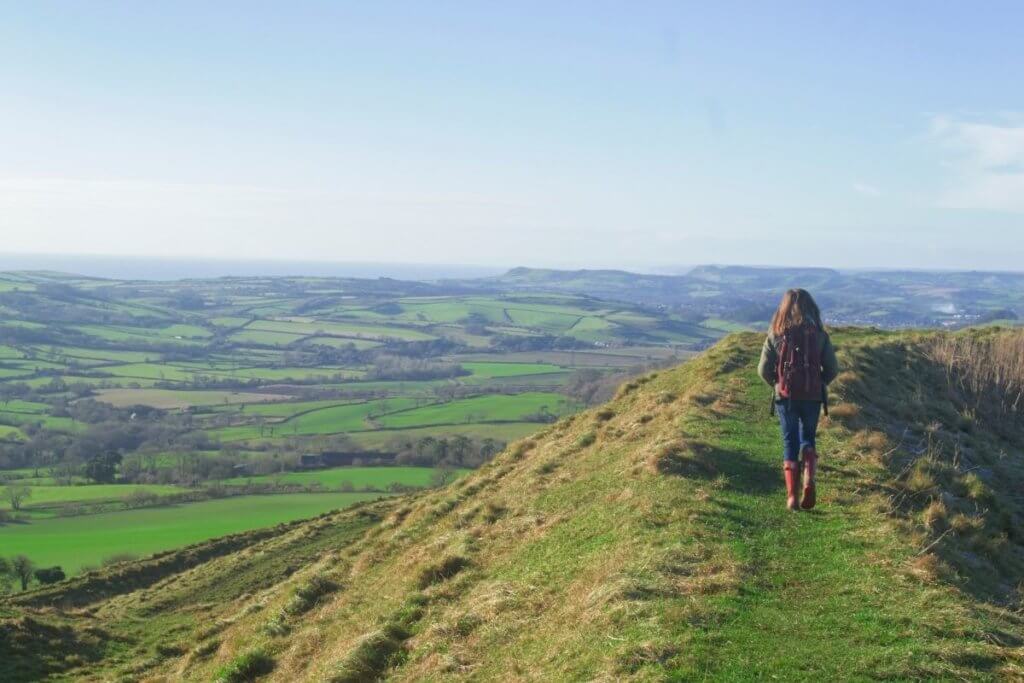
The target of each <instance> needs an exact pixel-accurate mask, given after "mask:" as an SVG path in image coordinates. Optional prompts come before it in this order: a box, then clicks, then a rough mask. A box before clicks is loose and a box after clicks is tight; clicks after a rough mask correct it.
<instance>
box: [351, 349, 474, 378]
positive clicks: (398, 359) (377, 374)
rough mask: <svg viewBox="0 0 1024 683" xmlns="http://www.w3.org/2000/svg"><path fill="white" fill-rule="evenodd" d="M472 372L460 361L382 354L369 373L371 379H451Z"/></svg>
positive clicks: (368, 376) (367, 376) (367, 374)
mask: <svg viewBox="0 0 1024 683" xmlns="http://www.w3.org/2000/svg"><path fill="white" fill-rule="evenodd" d="M468 374H470V373H469V371H468V370H466V369H465V368H463V367H462V366H461V365H459V364H458V363H448V362H444V361H436V360H427V359H423V358H405V357H402V356H385V355H380V356H378V357H377V358H376V359H374V362H373V367H371V368H370V369H369V370H368V371H367V373H366V378H367V379H370V380H409V381H415V380H430V379H449V378H452V377H462V376H464V375H468Z"/></svg>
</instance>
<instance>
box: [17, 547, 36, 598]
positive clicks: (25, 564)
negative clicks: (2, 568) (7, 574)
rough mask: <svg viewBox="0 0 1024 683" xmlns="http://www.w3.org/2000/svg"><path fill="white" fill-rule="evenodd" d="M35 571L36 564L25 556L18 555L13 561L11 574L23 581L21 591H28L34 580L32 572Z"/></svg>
mask: <svg viewBox="0 0 1024 683" xmlns="http://www.w3.org/2000/svg"><path fill="white" fill-rule="evenodd" d="M35 569H36V565H35V563H34V562H33V561H32V560H30V559H28V558H27V557H25V556H24V555H16V556H15V557H14V558H12V559H11V573H12V574H14V576H15V578H17V579H18V580H19V581H21V590H28V584H29V582H30V581H31V580H32V572H34V571H35Z"/></svg>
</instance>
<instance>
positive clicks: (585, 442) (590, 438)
mask: <svg viewBox="0 0 1024 683" xmlns="http://www.w3.org/2000/svg"><path fill="white" fill-rule="evenodd" d="M595 441H597V434H595V433H594V432H587V433H586V434H581V435H580V437H579V438H578V439H576V443H575V446H576V448H586V447H587V446H591V445H593V443H594V442H595Z"/></svg>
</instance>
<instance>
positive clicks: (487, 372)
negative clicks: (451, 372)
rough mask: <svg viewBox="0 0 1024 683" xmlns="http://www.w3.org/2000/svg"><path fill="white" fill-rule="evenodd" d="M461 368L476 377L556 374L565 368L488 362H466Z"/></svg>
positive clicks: (547, 364)
mask: <svg viewBox="0 0 1024 683" xmlns="http://www.w3.org/2000/svg"><path fill="white" fill-rule="evenodd" d="M460 365H462V367H463V368H465V369H466V370H469V371H470V372H471V373H473V375H474V376H477V377H486V378H493V377H519V376H522V375H546V374H551V373H557V372H565V368H560V367H558V366H557V365H551V364H549V363H488V362H467V363H460Z"/></svg>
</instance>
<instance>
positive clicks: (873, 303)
mask: <svg viewBox="0 0 1024 683" xmlns="http://www.w3.org/2000/svg"><path fill="white" fill-rule="evenodd" d="M464 284H466V285H467V286H474V285H475V286H481V287H489V288H495V289H498V290H511V291H523V290H527V291H547V292H563V293H572V294H577V295H586V296H594V297H598V298H601V299H608V300H613V301H624V302H630V303H632V304H642V305H648V306H661V307H670V308H676V309H682V310H685V311H689V312H690V315H691V316H692V317H694V318H699V317H701V316H705V317H707V316H713V317H718V318H723V319H726V320H731V321H734V322H739V323H762V322H765V321H766V320H767V319H768V317H769V316H770V315H771V312H772V310H773V309H774V307H775V305H776V304H777V303H778V300H779V297H780V295H781V294H782V292H783V291H785V290H786V289H788V288H790V287H803V288H805V289H809V290H811V292H812V293H813V294H814V295H815V296H816V298H817V299H818V302H819V303H820V304H821V305H822V307H823V309H824V310H825V311H826V314H827V316H828V318H829V320H830V321H832V322H834V323H837V324H857V325H877V326H880V327H888V328H894V327H895V328H899V327H934V326H940V325H941V326H953V327H962V326H965V325H970V324H974V323H976V322H980V321H982V320H983V319H984V318H986V317H991V313H992V312H994V311H1011V312H1013V313H1014V314H1015V315H1017V316H1020V317H1024V273H987V272H939V271H936V272H923V271H839V270H834V269H829V268H768V267H751V266H714V265H711V266H698V267H696V268H693V269H692V270H690V271H689V272H687V273H686V274H683V275H650V274H643V273H630V272H627V271H620V270H549V269H534V268H514V269H512V270H510V271H508V272H507V273H505V274H504V275H502V276H498V277H492V278H482V279H479V280H472V281H466V282H465V283H464Z"/></svg>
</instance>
